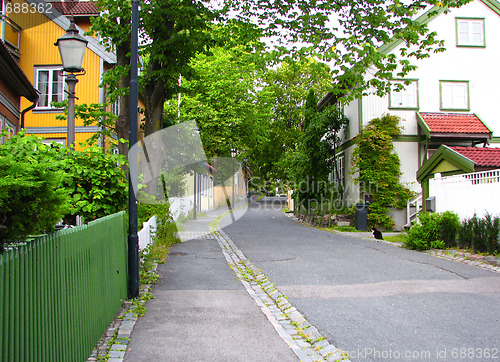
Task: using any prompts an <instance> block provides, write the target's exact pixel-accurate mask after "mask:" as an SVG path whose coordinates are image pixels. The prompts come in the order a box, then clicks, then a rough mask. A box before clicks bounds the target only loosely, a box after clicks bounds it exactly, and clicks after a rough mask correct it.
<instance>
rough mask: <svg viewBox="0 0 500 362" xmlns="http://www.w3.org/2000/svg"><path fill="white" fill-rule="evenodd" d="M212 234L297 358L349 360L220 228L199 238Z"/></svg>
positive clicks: (242, 281)
mask: <svg viewBox="0 0 500 362" xmlns="http://www.w3.org/2000/svg"><path fill="white" fill-rule="evenodd" d="M214 236H215V239H216V240H217V242H218V243H219V246H220V247H221V249H222V253H223V254H224V256H225V258H226V260H227V262H228V264H229V266H230V267H231V269H233V271H234V272H235V274H236V276H237V277H238V279H239V281H240V282H241V283H242V284H243V286H244V287H245V289H246V290H247V292H248V294H250V296H251V297H252V298H253V299H254V300H255V302H256V303H257V305H258V306H259V307H260V309H261V310H262V312H263V313H264V314H265V316H266V317H267V318H268V319H269V321H270V322H271V324H272V326H273V327H274V329H276V331H277V332H278V334H279V336H280V337H281V338H282V339H283V341H285V343H286V344H287V345H288V346H289V347H290V348H291V349H292V351H293V352H294V353H295V354H296V355H297V357H298V358H299V360H300V361H302V362H309V361H340V360H343V361H349V360H348V359H347V358H345V359H344V358H343V355H342V351H341V350H339V349H338V348H337V347H335V346H334V345H332V344H330V343H329V342H328V340H327V339H326V338H325V337H324V336H322V335H321V333H320V332H319V331H318V330H317V329H316V327H314V326H312V325H311V324H310V323H309V322H308V321H307V320H306V319H305V317H304V316H303V315H302V314H301V313H300V312H299V311H298V310H297V309H296V308H295V307H294V306H292V305H291V304H290V303H289V302H288V300H287V298H286V297H285V296H284V295H283V294H281V293H280V292H279V290H278V289H277V288H276V286H275V285H274V284H273V283H272V282H271V281H270V280H269V278H268V277H267V276H265V275H264V273H262V271H261V270H260V269H258V268H257V267H256V266H255V265H254V264H253V263H252V262H251V261H250V260H249V259H247V258H246V257H245V255H243V253H242V252H241V250H240V249H238V247H237V246H236V245H235V244H234V243H233V241H232V240H231V239H230V238H229V237H228V236H227V235H226V234H225V233H224V232H223V231H222V230H220V229H219V230H216V231H214V232H213V233H212V234H208V235H205V236H204V237H203V238H205V239H208V238H210V239H212V238H213V237H214Z"/></svg>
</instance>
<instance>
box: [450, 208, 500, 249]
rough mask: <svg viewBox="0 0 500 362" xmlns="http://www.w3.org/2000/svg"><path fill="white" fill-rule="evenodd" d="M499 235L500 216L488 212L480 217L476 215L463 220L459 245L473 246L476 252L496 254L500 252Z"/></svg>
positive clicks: (464, 246) (463, 246) (459, 234)
mask: <svg viewBox="0 0 500 362" xmlns="http://www.w3.org/2000/svg"><path fill="white" fill-rule="evenodd" d="M499 235H500V218H498V217H494V216H491V215H490V214H486V215H485V217H484V218H482V219H480V218H478V217H477V216H476V215H474V216H473V217H472V218H470V219H466V220H463V221H462V225H461V228H460V231H459V233H458V245H459V246H460V247H462V248H472V250H473V251H474V252H480V253H490V254H495V253H498V252H500V245H499V244H498V237H499Z"/></svg>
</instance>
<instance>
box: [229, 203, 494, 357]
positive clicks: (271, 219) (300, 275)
mask: <svg viewBox="0 0 500 362" xmlns="http://www.w3.org/2000/svg"><path fill="white" fill-rule="evenodd" d="M224 231H225V232H226V234H227V235H228V236H229V237H230V238H231V239H232V240H233V241H234V243H235V244H236V245H237V246H238V248H239V249H240V250H241V251H242V252H243V253H244V254H245V255H246V257H248V258H249V259H250V260H251V261H252V262H253V263H254V264H255V265H256V266H257V267H258V268H260V269H261V270H262V271H263V272H264V274H266V275H267V276H268V277H269V278H270V279H271V281H272V282H273V283H274V284H275V285H276V286H277V287H278V289H279V290H280V292H281V293H283V294H284V295H286V296H287V297H288V300H289V301H290V302H291V303H292V304H293V305H294V306H295V307H296V308H297V309H298V310H299V311H300V312H302V313H303V314H304V316H305V317H306V319H307V320H308V321H309V322H310V323H311V324H313V325H314V326H315V327H316V328H317V329H318V330H319V331H320V332H321V333H322V334H323V335H324V336H325V337H326V338H327V339H328V341H330V342H331V343H333V344H334V345H336V346H337V347H338V348H340V349H342V350H343V351H346V352H347V353H348V354H349V357H350V358H351V360H353V361H367V360H378V361H390V360H406V361H409V360H414V361H495V360H498V361H500V323H499V322H500V274H498V273H493V272H490V271H485V270H482V269H479V268H477V267H473V266H469V265H466V264H463V263H458V262H453V261H448V260H443V259H439V258H437V257H433V256H429V255H426V254H423V253H420V252H415V251H409V250H404V249H401V248H398V247H395V246H392V245H387V244H385V243H377V242H375V241H371V240H363V239H358V238H354V237H349V236H344V235H341V234H337V233H329V232H325V231H321V230H317V229H314V228H311V227H307V226H304V225H302V224H298V223H296V222H294V221H293V220H291V219H290V218H288V217H287V216H286V215H285V214H284V213H283V212H282V210H281V202H280V201H279V200H278V199H273V198H264V199H262V200H260V201H259V202H257V203H254V204H253V205H252V206H251V207H250V208H249V209H248V211H247V212H246V214H245V215H244V216H243V217H241V218H240V219H238V220H236V222H234V223H232V224H230V225H228V226H226V227H225V228H224ZM275 360H279V358H277V359H275Z"/></svg>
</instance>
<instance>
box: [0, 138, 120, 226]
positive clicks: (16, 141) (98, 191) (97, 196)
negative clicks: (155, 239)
mask: <svg viewBox="0 0 500 362" xmlns="http://www.w3.org/2000/svg"><path fill="white" fill-rule="evenodd" d="M0 156H4V157H6V158H9V159H10V160H12V161H14V162H29V163H31V164H33V165H40V167H43V168H45V170H46V171H47V172H49V173H56V174H58V175H60V177H59V179H58V184H57V186H56V188H61V189H63V190H64V191H60V192H61V193H63V192H65V193H66V194H67V195H68V196H69V197H70V204H71V208H70V209H69V210H65V212H66V216H65V222H66V223H74V221H75V216H76V215H79V216H81V217H83V218H84V220H86V221H89V220H93V219H97V218H99V217H103V216H106V215H110V214H114V213H116V212H118V211H122V210H125V208H126V207H127V198H128V182H127V180H126V177H125V173H124V171H123V170H122V169H121V168H120V166H121V165H123V164H124V163H125V159H124V157H123V156H121V155H112V154H107V153H104V152H103V151H102V149H101V148H99V147H97V146H92V147H88V148H87V149H85V150H83V151H76V150H70V149H68V148H66V147H63V146H61V145H59V144H56V143H52V144H50V145H46V144H44V143H43V142H42V138H40V137H38V136H35V135H28V134H26V133H25V132H24V131H21V132H19V133H18V134H17V135H15V136H14V137H11V138H9V139H8V140H7V141H6V142H5V144H3V145H1V146H0ZM50 207H53V206H52V205H51V206H50Z"/></svg>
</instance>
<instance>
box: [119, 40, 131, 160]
mask: <svg viewBox="0 0 500 362" xmlns="http://www.w3.org/2000/svg"><path fill="white" fill-rule="evenodd" d="M128 53H130V41H127V42H125V43H122V44H121V45H120V46H118V47H117V49H116V58H117V64H116V65H117V66H119V67H127V66H128V65H129V64H130V57H129V56H128ZM129 85H130V73H128V74H127V75H126V76H122V77H120V79H119V81H118V88H119V89H123V88H128V87H129ZM129 108H130V96H129V95H128V94H127V95H122V96H120V116H119V117H118V119H117V120H116V134H117V135H118V139H120V138H123V139H125V140H128V139H129V124H130V118H129V112H130V109H129ZM118 151H119V153H120V154H121V155H125V156H126V157H127V156H128V144H126V143H121V142H119V143H118Z"/></svg>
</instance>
